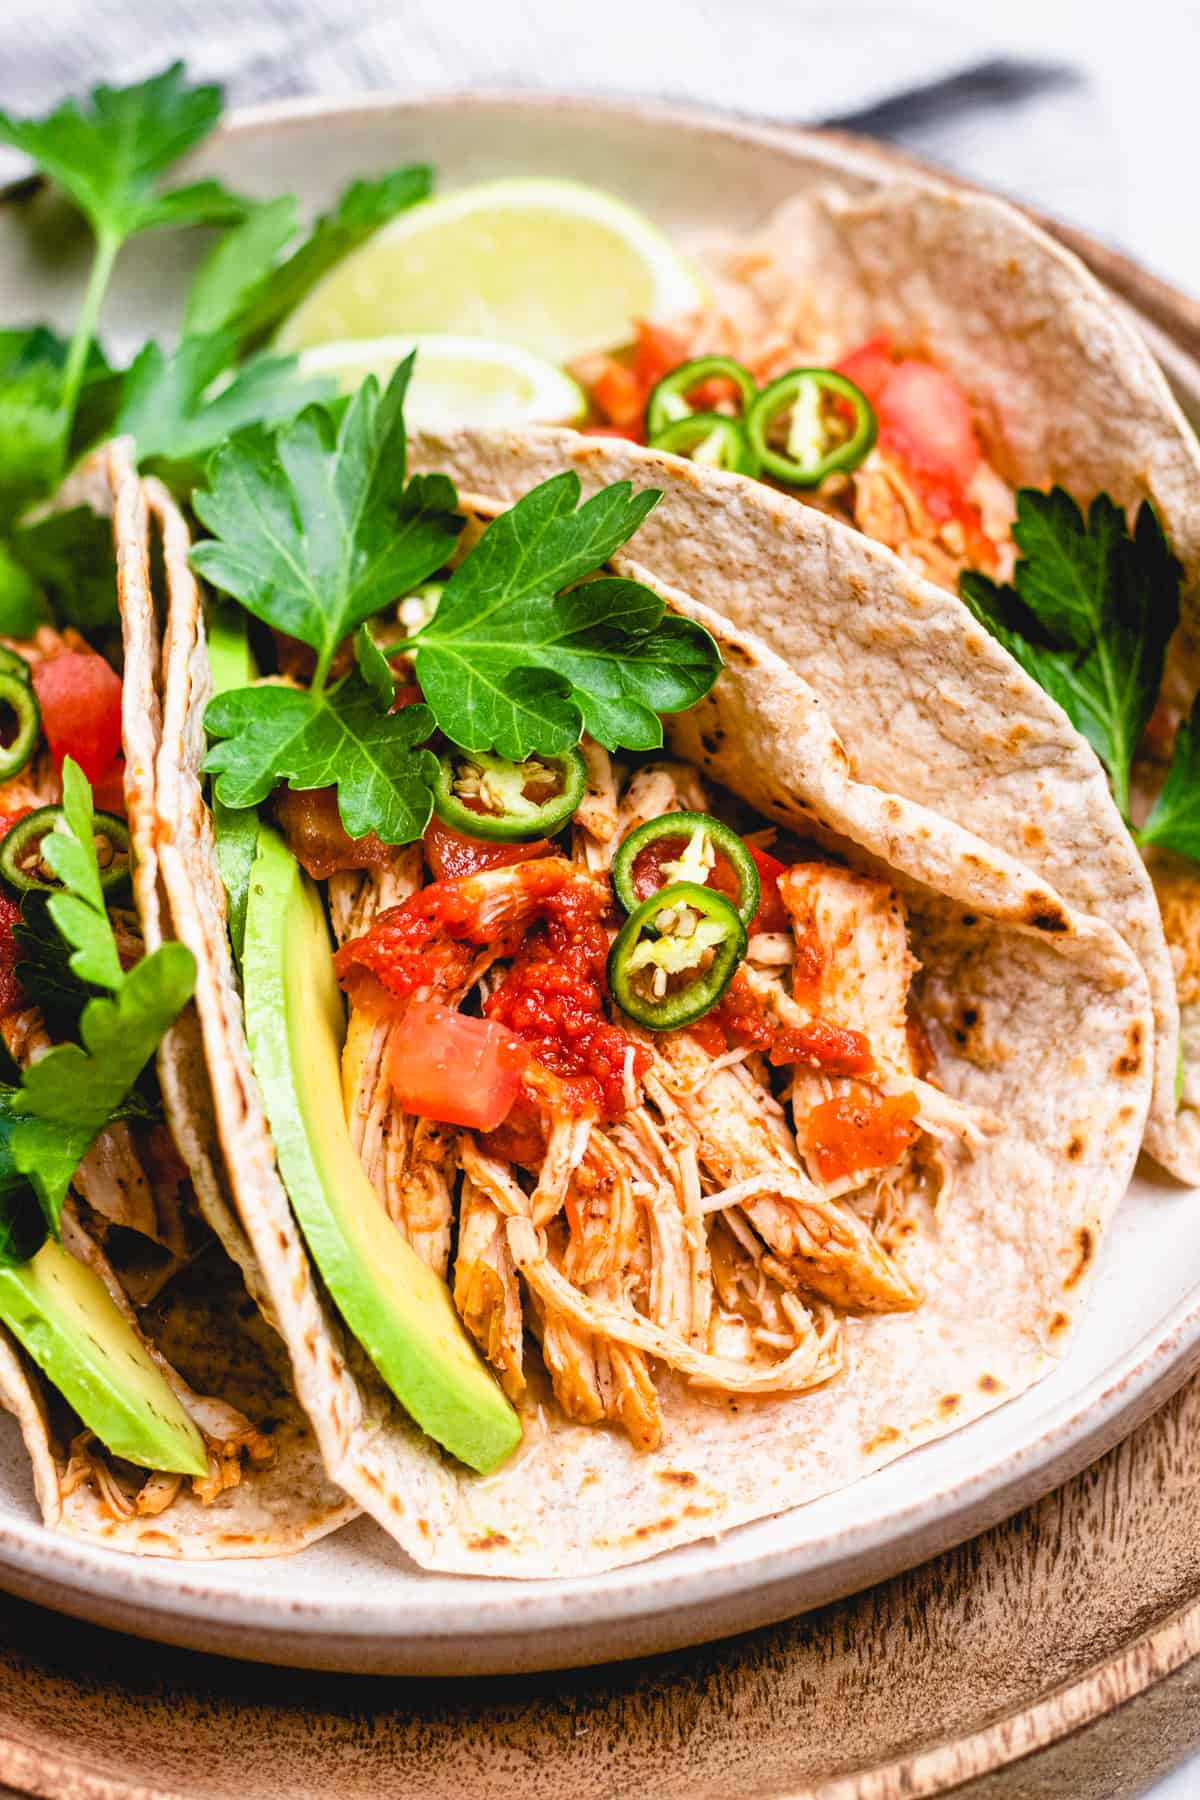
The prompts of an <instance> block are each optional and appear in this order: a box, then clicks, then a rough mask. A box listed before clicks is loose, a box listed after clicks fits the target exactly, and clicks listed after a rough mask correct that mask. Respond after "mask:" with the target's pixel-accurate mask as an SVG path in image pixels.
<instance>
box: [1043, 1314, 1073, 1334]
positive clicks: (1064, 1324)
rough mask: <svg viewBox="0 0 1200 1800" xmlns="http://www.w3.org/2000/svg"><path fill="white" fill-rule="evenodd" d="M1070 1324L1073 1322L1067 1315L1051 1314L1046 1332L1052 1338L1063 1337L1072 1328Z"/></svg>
mask: <svg viewBox="0 0 1200 1800" xmlns="http://www.w3.org/2000/svg"><path fill="white" fill-rule="evenodd" d="M1070 1323H1071V1320H1070V1317H1069V1316H1068V1314H1067V1313H1064V1312H1056V1313H1051V1315H1050V1322H1049V1324H1048V1325H1047V1327H1046V1330H1047V1332H1048V1334H1049V1335H1050V1336H1051V1337H1061V1335H1062V1333H1063V1332H1064V1331H1066V1330H1067V1329H1068V1327H1069V1326H1070Z"/></svg>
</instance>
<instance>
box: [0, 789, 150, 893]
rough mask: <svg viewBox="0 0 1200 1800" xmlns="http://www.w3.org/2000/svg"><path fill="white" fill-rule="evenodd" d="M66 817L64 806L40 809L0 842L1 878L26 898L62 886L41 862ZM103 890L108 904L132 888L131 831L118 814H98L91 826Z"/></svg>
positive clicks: (24, 819)
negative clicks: (47, 844) (52, 834)
mask: <svg viewBox="0 0 1200 1800" xmlns="http://www.w3.org/2000/svg"><path fill="white" fill-rule="evenodd" d="M62 817H63V809H62V807H61V806H38V807H35V808H34V810H33V812H29V813H26V814H25V817H24V818H23V819H18V820H17V822H16V824H15V825H13V826H11V827H10V828H9V830H8V831H7V832H6V833H5V835H4V837H3V838H2V839H0V877H2V878H3V879H4V880H5V881H7V882H8V884H9V886H10V887H15V888H17V889H19V891H20V892H21V893H23V894H27V893H29V892H30V891H31V890H33V889H38V890H40V891H42V892H44V893H53V892H54V891H55V890H56V889H58V888H60V887H61V886H62V883H61V881H59V879H58V877H57V875H55V873H54V871H53V870H52V869H51V868H50V866H49V864H48V863H46V862H43V860H42V841H43V839H44V838H45V837H47V836H48V834H49V833H50V832H52V831H53V830H54V828H55V826H56V825H57V824H58V821H59V820H60V819H61V818H62ZM92 830H93V834H94V837H95V843H96V861H97V863H98V864H99V867H100V886H101V888H102V889H103V890H104V896H105V898H106V899H107V900H110V901H111V900H117V899H119V898H120V897H121V895H122V893H123V892H124V891H125V890H126V888H127V887H128V885H129V855H130V851H129V827H128V825H127V824H126V823H125V821H124V819H120V818H118V817H117V815H116V813H108V812H98V813H96V814H95V819H94V823H93V826H92Z"/></svg>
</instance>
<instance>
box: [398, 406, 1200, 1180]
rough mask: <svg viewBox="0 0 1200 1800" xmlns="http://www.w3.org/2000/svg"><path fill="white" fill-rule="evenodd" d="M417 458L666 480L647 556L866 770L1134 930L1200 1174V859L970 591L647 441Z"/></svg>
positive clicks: (1160, 1071)
mask: <svg viewBox="0 0 1200 1800" xmlns="http://www.w3.org/2000/svg"><path fill="white" fill-rule="evenodd" d="M414 455H415V460H416V461H417V463H418V465H419V466H435V467H438V468H442V469H445V470H447V471H448V472H449V473H450V474H451V475H453V476H455V477H456V478H457V479H459V480H463V481H471V482H475V481H478V482H479V483H481V485H483V486H485V487H486V489H487V491H488V492H489V493H491V494H496V495H498V496H499V497H500V498H501V499H509V498H515V496H516V495H517V494H518V493H520V492H521V491H523V488H524V487H525V486H526V485H527V484H528V482H529V481H530V480H531V479H532V480H536V479H538V478H539V477H540V476H541V477H544V476H545V475H548V474H549V473H550V472H551V471H552V470H556V469H561V468H563V467H570V468H572V469H574V470H575V471H576V472H577V473H578V474H579V475H580V478H581V480H582V481H583V484H584V487H585V489H587V490H589V491H591V490H594V489H597V488H603V487H604V486H605V485H607V484H608V483H610V482H612V481H616V480H623V479H630V478H632V479H634V480H636V481H639V482H642V481H645V482H648V483H652V484H653V485H654V486H655V487H657V488H659V489H660V490H661V491H662V492H663V494H664V499H663V501H662V503H661V504H660V506H659V507H658V508H656V510H655V511H654V512H653V513H652V514H651V515H650V517H649V518H648V519H647V521H646V524H645V525H644V527H643V529H642V533H641V537H640V540H639V543H638V546H637V549H638V556H639V559H640V560H642V561H644V562H645V563H646V564H647V566H648V567H650V568H652V569H653V570H654V571H655V573H656V575H658V576H660V577H661V578H662V579H664V580H668V581H672V582H676V583H678V584H679V585H680V586H682V587H685V588H686V589H687V591H688V592H690V593H692V594H693V595H695V596H696V597H698V598H699V599H701V600H702V601H704V602H705V603H706V604H708V605H710V606H713V607H716V608H719V610H720V611H722V612H723V613H724V614H725V615H726V616H727V617H728V618H730V619H731V620H733V621H734V622H735V623H737V624H739V625H741V626H745V627H747V628H750V629H752V630H753V631H754V632H755V633H756V634H757V635H759V636H761V638H762V639H763V641H764V642H765V643H767V644H769V645H770V646H771V648H772V649H774V650H775V651H776V652H777V653H778V654H779V655H780V656H781V657H782V658H784V660H785V661H787V662H788V663H789V664H790V666H791V667H792V668H794V669H796V670H798V671H800V672H801V673H802V674H806V675H807V676H808V677H809V678H810V679H811V680H812V682H813V684H814V685H815V686H816V687H817V688H818V689H819V692H820V695H821V699H822V702H823V704H824V705H825V707H826V708H827V710H828V713H829V717H830V721H831V723H832V725H833V727H834V729H835V730H836V731H837V733H838V736H839V738H840V740H841V742H842V743H843V745H844V747H845V749H846V752H847V754H848V756H849V757H850V760H851V766H852V768H853V769H854V771H855V773H856V774H857V775H858V776H860V777H861V778H862V779H863V780H865V781H870V782H876V783H879V784H880V785H884V784H886V785H887V786H888V787H889V788H891V789H894V791H895V792H897V793H898V794H902V795H904V796H905V797H907V798H909V799H912V800H915V801H918V802H920V803H922V804H925V805H929V806H931V807H934V808H936V809H937V810H938V811H939V812H941V813H943V814H944V815H945V816H946V817H948V818H950V819H952V820H954V821H955V822H957V823H959V824H961V825H963V826H964V827H967V828H969V829H971V830H973V831H976V832H978V834H979V835H980V836H981V837H984V838H986V839H987V840H988V841H989V842H991V843H993V844H996V845H999V846H1000V847H1002V848H1003V849H1005V850H1007V851H1008V852H1009V853H1010V854H1011V855H1013V856H1015V857H1018V858H1019V859H1021V860H1022V861H1023V862H1025V863H1026V864H1027V865H1028V866H1029V867H1030V868H1032V869H1035V870H1037V871H1038V873H1040V874H1041V875H1043V876H1044V877H1045V879H1046V880H1047V881H1049V882H1050V883H1051V884H1052V885H1053V886H1054V887H1055V888H1056V889H1057V891H1058V892H1059V893H1060V894H1061V895H1062V896H1063V897H1064V898H1065V899H1066V900H1067V901H1069V902H1070V903H1071V904H1072V905H1074V906H1076V907H1078V908H1079V909H1080V910H1081V911H1084V912H1087V913H1093V914H1096V915H1098V916H1099V917H1101V918H1104V919H1107V920H1108V921H1109V923H1110V924H1112V925H1113V926H1114V927H1115V929H1116V930H1118V931H1119V932H1120V933H1121V935H1122V936H1123V937H1124V938H1125V939H1126V941H1127V942H1128V943H1129V945H1130V946H1131V948H1132V949H1133V950H1134V952H1135V953H1136V955H1137V957H1138V959H1139V961H1140V962H1141V964H1142V966H1143V968H1144V970H1145V972H1146V976H1147V979H1148V981H1149V984H1150V991H1151V996H1152V1000H1153V1005H1154V1016H1155V1047H1154V1062H1155V1087H1154V1097H1153V1101H1152V1105H1151V1110H1150V1115H1149V1119H1148V1121H1147V1130H1146V1147H1147V1149H1149V1150H1150V1152H1151V1153H1152V1154H1153V1155H1154V1156H1155V1157H1157V1158H1158V1160H1159V1161H1160V1162H1161V1163H1162V1164H1163V1165H1164V1167H1166V1168H1167V1169H1169V1170H1170V1171H1171V1172H1172V1173H1173V1174H1175V1175H1177V1176H1179V1177H1180V1179H1182V1180H1185V1181H1197V1180H1200V1053H1198V1052H1200V1046H1198V1044H1197V1039H1198V1037H1200V1032H1198V1030H1197V1025H1196V1019H1197V1016H1198V1015H1197V1000H1198V998H1200V986H1198V984H1197V974H1196V969H1197V961H1196V958H1197V937H1196V928H1195V916H1196V914H1195V902H1196V895H1197V884H1196V878H1195V874H1194V864H1192V863H1188V862H1185V861H1184V859H1183V858H1182V857H1173V856H1170V855H1169V854H1168V853H1166V852H1162V851H1152V852H1151V855H1150V862H1151V869H1152V872H1153V880H1152V878H1151V871H1148V870H1147V868H1146V866H1145V863H1144V862H1143V859H1142V857H1141V856H1140V855H1139V853H1138V849H1137V847H1136V845H1135V843H1134V841H1133V838H1132V836H1131V834H1130V832H1129V830H1128V828H1127V827H1126V825H1125V824H1124V823H1123V821H1122V818H1121V815H1120V813H1119V811H1118V809H1117V806H1116V805H1115V803H1114V800H1113V796H1112V792H1111V786H1110V783H1109V782H1108V781H1107V780H1106V778H1105V773H1104V770H1103V769H1102V767H1101V766H1100V764H1099V762H1098V761H1097V758H1096V755H1095V753H1094V752H1093V750H1092V749H1091V748H1090V746H1089V744H1088V743H1087V742H1086V740H1085V739H1084V737H1083V735H1082V734H1081V733H1080V732H1079V731H1077V730H1076V729H1075V727H1074V726H1073V725H1072V723H1071V721H1070V720H1069V719H1068V718H1067V717H1066V715H1065V713H1064V711H1063V709H1062V707H1061V706H1060V705H1059V704H1058V703H1057V701H1056V700H1055V699H1054V698H1053V697H1052V695H1051V694H1049V693H1047V692H1046V691H1045V690H1044V689H1043V688H1042V687H1041V686H1040V685H1039V684H1038V683H1037V682H1036V681H1034V680H1033V679H1031V677H1030V676H1029V675H1028V674H1027V673H1026V672H1025V671H1024V670H1023V669H1022V668H1020V667H1019V666H1018V664H1017V663H1016V661H1015V660H1014V657H1013V656H1012V655H1011V654H1009V652H1008V651H1007V650H1006V649H1005V648H1004V647H1003V646H1002V644H1001V643H1000V642H998V641H997V639H996V638H995V636H993V635H992V634H991V633H990V632H988V631H987V630H985V629H984V628H982V626H981V625H980V623H979V622H978V621H977V620H976V619H974V618H973V617H972V616H971V614H970V612H969V611H968V609H967V608H966V607H965V606H964V605H963V604H962V602H961V601H959V600H956V599H955V598H954V597H953V596H952V595H950V594H949V593H947V592H945V591H944V590H942V589H940V588H938V587H937V586H935V585H934V584H933V583H931V582H928V581H924V580H922V579H921V578H920V577H919V576H917V575H915V574H914V573H912V572H911V571H910V570H909V569H908V568H906V567H904V566H903V565H902V564H901V563H900V562H899V560H898V559H897V558H896V557H894V556H892V555H890V554H889V553H888V552H887V551H885V550H882V549H880V548H879V547H878V546H876V545H873V544H871V543H869V542H868V541H867V540H866V539H865V538H864V537H862V536H861V535H860V534H859V533H857V532H854V531H850V530H847V529H846V528H845V527H843V526H841V525H839V524H838V523H836V522H835V521H830V522H829V523H828V524H826V523H824V522H822V521H820V520H818V519H817V517H816V516H815V514H814V513H813V512H812V511H811V510H810V509H808V508H805V507H797V506H795V505H793V504H792V503H791V502H790V501H788V500H785V499H783V498H782V497H781V496H779V495H776V494H774V493H772V491H771V490H770V489H769V488H767V487H765V486H764V485H763V484H762V483H759V482H753V481H752V482H748V481H744V480H741V479H739V478H738V477H737V476H734V475H730V474H725V473H722V472H721V471H717V470H700V469H698V468H696V467H695V466H694V465H689V464H687V463H684V462H682V461H681V460H680V459H678V458H674V457H669V456H664V455H662V454H661V453H660V452H656V451H653V450H646V449H640V448H638V447H635V446H633V445H627V446H626V445H619V444H615V443H613V444H608V443H597V442H587V441H584V440H581V439H580V438H579V437H577V436H575V435H574V434H568V433H565V432H555V431H541V432H537V433H532V434H522V435H521V436H517V435H513V436H510V437H508V438H504V437H501V436H490V437H484V436H483V435H481V434H472V433H464V434H462V436H461V437H459V438H433V437H430V438H426V439H422V440H420V441H419V442H418V443H417V445H416V446H415V451H414ZM618 565H619V566H620V558H618ZM1185 735H1186V727H1185ZM1152 768H1153V765H1151V764H1148V763H1146V762H1145V761H1144V760H1143V759H1142V758H1140V757H1139V759H1138V761H1137V762H1135V765H1134V783H1135V800H1136V784H1137V782H1138V780H1139V778H1140V779H1142V780H1146V777H1147V776H1148V777H1149V780H1148V783H1147V785H1149V786H1150V787H1151V788H1153V787H1154V786H1155V785H1157V784H1158V783H1161V780H1162V772H1161V768H1160V769H1159V772H1158V776H1157V782H1156V781H1155V779H1154V777H1153V775H1152V774H1151V773H1150V771H1151V769H1152ZM1142 771H1144V772H1145V773H1144V774H1141V775H1140V774H1139V772H1142ZM1156 883H1157V885H1158V889H1159V892H1158V893H1156V887H1155V884H1156ZM1164 923H1165V926H1166V930H1167V931H1168V932H1169V938H1168V936H1167V935H1164ZM1181 1002H1182V1006H1183V1032H1182V1037H1181V1031H1180V1007H1181Z"/></svg>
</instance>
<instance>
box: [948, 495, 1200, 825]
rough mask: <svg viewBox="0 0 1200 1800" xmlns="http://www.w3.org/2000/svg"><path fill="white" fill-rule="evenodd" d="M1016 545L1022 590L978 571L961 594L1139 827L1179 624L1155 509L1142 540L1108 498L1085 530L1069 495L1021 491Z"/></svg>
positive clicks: (964, 580)
mask: <svg viewBox="0 0 1200 1800" xmlns="http://www.w3.org/2000/svg"><path fill="white" fill-rule="evenodd" d="M1013 536H1014V538H1015V539H1016V542H1017V544H1018V546H1019V548H1020V550H1021V552H1022V555H1021V558H1020V560H1019V561H1018V563H1017V567H1016V570H1015V573H1014V575H1013V584H1012V586H1011V587H1001V586H998V585H997V584H996V583H995V582H993V581H990V580H989V579H988V578H987V576H985V575H979V574H976V573H974V572H971V571H968V572H966V573H964V574H963V575H962V576H961V577H960V580H959V590H960V592H961V594H962V597H963V599H964V600H965V601H966V603H967V605H968V606H969V607H970V608H971V611H972V612H973V613H974V614H975V617H976V618H977V619H978V620H979V621H980V623H981V624H983V625H985V626H986V627H987V629H988V630H989V631H990V632H991V633H992V635H993V637H996V638H998V639H999V641H1000V642H1001V643H1002V644H1003V645H1004V646H1005V648H1006V649H1007V650H1009V651H1011V653H1012V655H1013V656H1015V657H1016V659H1017V661H1018V662H1019V663H1020V664H1021V666H1022V668H1024V669H1025V670H1026V671H1027V672H1028V673H1029V674H1030V675H1032V676H1033V678H1034V680H1035V681H1037V682H1038V683H1039V684H1040V685H1041V686H1042V687H1043V688H1045V690H1046V692H1047V693H1048V694H1050V695H1051V696H1052V697H1053V698H1054V699H1055V700H1057V701H1058V703H1059V705H1060V706H1061V707H1062V708H1063V711H1064V712H1065V713H1066V714H1067V716H1068V718H1069V719H1070V720H1071V722H1072V724H1073V725H1075V727H1076V728H1077V729H1078V730H1079V731H1081V732H1082V733H1083V735H1084V737H1086V738H1087V740H1088V742H1089V743H1090V744H1091V746H1092V748H1093V749H1094V750H1095V752H1096V754H1097V756H1099V758H1100V760H1101V762H1102V763H1103V764H1104V766H1105V768H1106V769H1107V771H1108V775H1109V779H1110V781H1111V782H1112V788H1113V795H1114V797H1115V799H1116V802H1117V805H1118V807H1119V808H1120V811H1121V816H1122V818H1124V819H1125V820H1126V822H1127V823H1128V821H1129V788H1130V770H1131V767H1132V763H1133V757H1134V753H1135V751H1136V750H1137V746H1138V743H1139V741H1140V739H1141V736H1142V733H1143V732H1144V731H1145V729H1146V725H1147V723H1148V721H1149V718H1150V715H1151V713H1152V712H1153V711H1154V707H1155V704H1156V702H1157V699H1158V693H1159V689H1160V687H1161V685H1162V677H1163V666H1164V663H1165V660H1166V652H1167V643H1168V641H1169V639H1170V637H1171V634H1172V632H1173V631H1174V630H1175V627H1176V625H1177V624H1178V622H1179V584H1180V575H1181V570H1180V565H1179V563H1178V562H1177V561H1176V559H1175V558H1174V557H1173V556H1172V554H1171V552H1170V550H1169V549H1168V547H1167V541H1166V538H1165V536H1164V535H1163V529H1162V526H1161V524H1160V523H1159V519H1158V514H1157V513H1156V512H1155V510H1154V508H1153V506H1151V504H1150V502H1149V501H1147V500H1144V501H1143V502H1142V504H1141V506H1140V507H1139V509H1138V514H1137V520H1136V523H1135V526H1134V529H1133V531H1132V532H1131V531H1130V530H1129V527H1128V525H1127V523H1126V521H1125V516H1124V514H1123V513H1122V512H1121V511H1120V509H1119V508H1118V507H1117V506H1115V505H1114V504H1113V502H1112V501H1111V500H1110V499H1109V498H1108V496H1107V495H1106V494H1101V495H1100V497H1099V498H1098V499H1097V500H1094V501H1093V502H1092V505H1091V507H1090V509H1089V512H1088V516H1087V520H1086V522H1085V521H1084V517H1083V514H1082V513H1081V512H1080V509H1079V507H1078V506H1077V505H1076V504H1075V502H1074V500H1072V499H1071V497H1070V495H1069V494H1067V493H1065V492H1064V490H1063V489H1062V488H1057V487H1056V488H1053V489H1052V490H1051V491H1050V493H1048V494H1041V493H1038V492H1037V491H1036V490H1035V489H1032V488H1021V489H1020V490H1019V491H1018V494H1017V522H1016V524H1015V525H1014V527H1013ZM1158 841H1164V840H1162V839H1161V838H1160V839H1159V840H1158Z"/></svg>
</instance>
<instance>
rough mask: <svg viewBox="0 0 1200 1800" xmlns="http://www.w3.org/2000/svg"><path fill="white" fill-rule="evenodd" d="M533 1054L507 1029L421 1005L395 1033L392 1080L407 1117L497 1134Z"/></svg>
mask: <svg viewBox="0 0 1200 1800" xmlns="http://www.w3.org/2000/svg"><path fill="white" fill-rule="evenodd" d="M528 1062H529V1052H528V1050H527V1049H526V1048H525V1046H524V1045H523V1044H521V1043H518V1041H517V1040H516V1039H515V1038H514V1037H513V1036H512V1034H511V1032H508V1031H506V1030H505V1029H504V1027H503V1026H502V1025H497V1024H495V1023H493V1021H491V1020H490V1019H472V1018H470V1017H468V1015H467V1014H466V1013H460V1012H452V1011H451V1010H450V1009H449V1008H448V1007H445V1006H437V1005H435V1004H432V1003H429V1002H415V1003H414V1004H413V1005H412V1006H410V1007H409V1009H408V1012H407V1013H406V1014H405V1017H404V1021H403V1024H402V1026H401V1028H400V1029H399V1030H396V1031H394V1032H393V1033H392V1036H391V1048H390V1050H389V1051H388V1063H387V1075H388V1080H389V1081H390V1082H391V1084H392V1088H393V1090H394V1092H395V1095H396V1098H397V1099H398V1100H399V1102H400V1104H401V1106H402V1107H403V1108H404V1110H405V1111H406V1112H411V1113H417V1114H419V1115H420V1116H421V1117H422V1118H426V1119H441V1120H442V1121H443V1122H444V1123H445V1124H447V1125H466V1126H468V1127H469V1128H470V1129H471V1130H473V1131H494V1130H495V1129H496V1127H497V1126H498V1125H500V1124H501V1123H502V1122H503V1121H504V1119H506V1118H507V1116H508V1113H509V1111H510V1109H511V1107H512V1104H513V1101H514V1100H515V1099H516V1098H517V1095H518V1094H519V1093H520V1091H521V1077H522V1075H523V1074H524V1072H525V1068H526V1066H527V1065H528Z"/></svg>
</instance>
